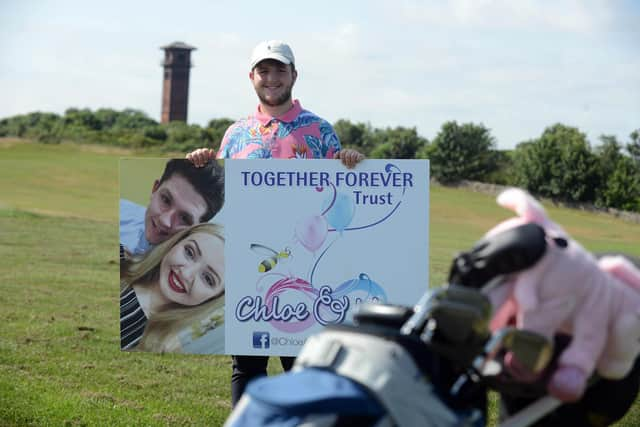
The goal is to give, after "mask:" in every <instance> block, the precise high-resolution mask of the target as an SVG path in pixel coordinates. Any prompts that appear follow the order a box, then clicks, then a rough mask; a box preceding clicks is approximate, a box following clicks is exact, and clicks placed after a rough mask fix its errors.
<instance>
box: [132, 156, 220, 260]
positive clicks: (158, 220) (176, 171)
mask: <svg viewBox="0 0 640 427" xmlns="http://www.w3.org/2000/svg"><path fill="white" fill-rule="evenodd" d="M223 203H224V169H223V168H222V166H220V165H219V164H218V163H217V162H209V163H208V164H207V165H206V166H205V167H202V168H196V167H194V166H193V164H192V163H191V162H189V161H188V160H185V159H172V160H169V161H168V162H167V165H166V167H165V170H164V173H163V174H162V177H160V179H159V180H155V181H154V183H153V185H152V188H151V196H150V200H149V204H148V205H147V206H146V207H145V206H142V205H139V204H137V203H134V202H132V201H130V200H126V199H120V245H121V249H124V250H125V251H127V252H129V253H130V254H133V255H138V254H142V253H144V252H146V251H148V250H149V249H150V248H151V247H153V246H154V245H157V244H159V243H162V242H163V241H165V240H167V239H168V238H169V237H171V236H173V235H174V234H175V233H177V232H178V231H180V230H183V229H185V228H188V227H190V226H192V225H195V224H199V223H203V222H207V221H209V220H210V219H211V218H213V216H214V215H215V214H217V213H218V211H219V210H220V209H221V208H222V205H223Z"/></svg>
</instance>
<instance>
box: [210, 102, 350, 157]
mask: <svg viewBox="0 0 640 427" xmlns="http://www.w3.org/2000/svg"><path fill="white" fill-rule="evenodd" d="M338 151H340V141H339V140H338V136H337V135H336V133H335V131H334V130H333V127H332V126H331V124H330V123H329V122H327V121H326V120H324V119H322V118H320V117H318V116H316V115H315V114H313V113H312V112H310V111H307V110H303V109H302V106H301V105H300V102H298V100H295V101H294V102H293V108H291V109H290V110H289V111H287V112H286V113H285V114H283V115H282V116H280V117H271V116H269V115H267V114H265V113H263V112H261V111H260V107H259V106H258V109H257V110H256V112H255V113H254V114H253V115H251V116H249V117H247V118H246V119H241V120H238V121H237V122H235V123H234V124H232V125H231V126H229V128H228V129H227V131H226V132H225V134H224V138H222V143H221V144H220V149H219V150H218V154H217V156H216V157H217V158H219V159H229V158H231V159H270V158H276V159H295V158H298V159H322V158H327V159H332V158H333V155H334V154H335V153H337V152H338Z"/></svg>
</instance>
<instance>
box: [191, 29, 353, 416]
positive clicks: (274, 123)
mask: <svg viewBox="0 0 640 427" xmlns="http://www.w3.org/2000/svg"><path fill="white" fill-rule="evenodd" d="M297 77H298V72H297V71H296V68H295V57H294V55H293V51H292V50H291V48H290V47H289V45H288V44H286V43H284V42H282V41H278V40H270V41H265V42H262V43H260V44H258V45H257V46H256V47H255V48H254V50H253V53H252V55H251V61H250V71H249V79H250V80H251V83H252V84H253V88H254V89H255V91H256V95H257V96H258V99H259V104H258V108H257V110H256V111H255V112H254V113H253V114H252V115H251V116H249V117H248V118H246V119H242V120H239V121H237V122H235V123H234V124H232V125H231V126H230V127H229V128H228V129H227V131H226V132H225V135H224V138H223V139H222V142H221V144H220V149H219V150H218V152H217V155H216V157H217V158H220V159H270V158H276V159H322V158H326V159H340V160H341V161H342V163H343V164H344V165H345V166H346V167H348V168H353V167H354V166H355V165H357V164H358V163H359V162H360V161H362V160H363V159H364V156H363V155H362V154H361V153H359V152H358V151H356V150H352V149H344V150H343V149H342V148H341V146H340V141H339V139H338V136H337V135H336V133H335V131H334V130H333V127H332V126H331V124H330V123H329V122H327V121H326V120H324V119H322V118H320V117H318V116H317V115H315V114H313V113H312V112H310V111H307V110H304V109H303V108H302V106H301V105H300V102H299V101H298V100H293V99H292V96H291V91H292V89H293V86H294V84H295V82H296V79H297ZM213 157H214V151H213V150H212V149H208V148H201V149H198V150H195V151H193V152H191V153H189V154H187V158H188V159H189V160H191V161H192V162H193V163H194V164H195V165H196V166H204V165H205V164H207V162H209V160H211V159H212V158H213ZM268 360H269V358H268V357H267V356H233V373H232V376H231V399H232V404H233V405H235V404H236V403H237V402H238V400H239V399H240V396H241V395H242V393H243V392H244V389H245V387H246V385H247V384H248V382H249V381H250V380H251V379H253V378H255V377H257V376H260V375H266V373H267V364H268ZM280 360H281V362H282V367H283V369H284V370H289V369H291V366H292V365H293V360H294V358H293V357H281V358H280Z"/></svg>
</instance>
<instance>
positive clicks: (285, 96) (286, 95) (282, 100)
mask: <svg viewBox="0 0 640 427" xmlns="http://www.w3.org/2000/svg"><path fill="white" fill-rule="evenodd" d="M291 89H293V85H291V86H289V87H288V88H287V90H285V91H284V92H282V95H280V96H279V97H278V98H277V99H276V100H275V101H269V100H268V99H267V98H266V97H265V96H264V95H263V94H262V93H260V92H258V91H256V92H257V94H258V99H260V102H262V103H263V104H265V105H268V106H269V107H279V106H281V105H283V104H286V103H287V102H289V101H290V100H291Z"/></svg>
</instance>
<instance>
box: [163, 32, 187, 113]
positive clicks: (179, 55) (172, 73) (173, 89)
mask: <svg viewBox="0 0 640 427" xmlns="http://www.w3.org/2000/svg"><path fill="white" fill-rule="evenodd" d="M161 49H164V61H162V66H163V67H164V77H163V80H162V117H161V119H160V121H161V122H162V123H168V122H170V121H173V120H179V121H183V122H186V121H187V105H188V102H189V71H190V68H191V51H192V50H195V49H196V48H195V47H193V46H189V45H188V44H186V43H182V42H175V43H171V44H170V45H167V46H163V47H161Z"/></svg>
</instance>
